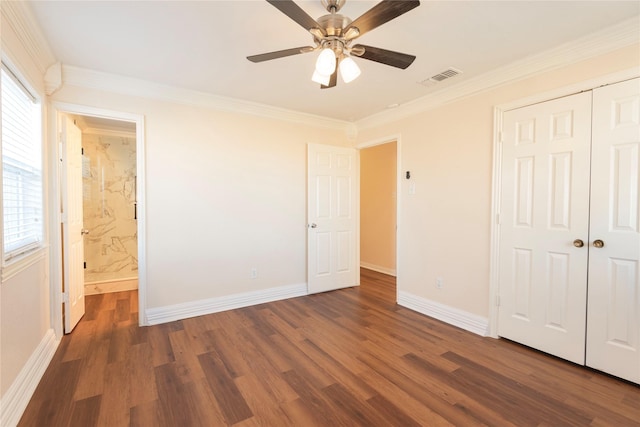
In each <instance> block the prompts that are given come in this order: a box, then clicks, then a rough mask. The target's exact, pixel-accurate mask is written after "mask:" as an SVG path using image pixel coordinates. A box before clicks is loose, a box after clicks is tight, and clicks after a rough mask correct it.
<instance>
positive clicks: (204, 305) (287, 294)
mask: <svg viewBox="0 0 640 427" xmlns="http://www.w3.org/2000/svg"><path fill="white" fill-rule="evenodd" d="M307 294H308V292H307V284H306V283H301V284H298V285H288V286H280V287H277V288H270V289H264V290H261V291H253V292H244V293H241V294H235V295H228V296H224V297H219V298H209V299H206V300H200V301H193V302H185V303H182V304H174V305H168V306H165V307H158V308H149V309H147V311H146V315H147V322H148V324H149V325H158V324H160V323H166V322H173V321H174V320H182V319H187V318H189V317H196V316H203V315H205V314H211V313H218V312H220V311H226V310H233V309H235V308H242V307H248V306H251V305H256V304H263V303H265V302H271V301H278V300H282V299H287V298H294V297H301V296H304V295H307Z"/></svg>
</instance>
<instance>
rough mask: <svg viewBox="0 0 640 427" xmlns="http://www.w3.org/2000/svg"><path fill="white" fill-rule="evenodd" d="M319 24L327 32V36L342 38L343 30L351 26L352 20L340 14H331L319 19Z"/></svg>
mask: <svg viewBox="0 0 640 427" xmlns="http://www.w3.org/2000/svg"><path fill="white" fill-rule="evenodd" d="M318 24H320V26H321V27H322V28H323V29H324V30H325V32H326V33H327V36H335V37H340V36H341V35H342V30H343V29H344V28H346V27H347V26H348V25H349V24H351V19H349V18H348V17H346V16H344V15H340V14H339V13H331V14H329V15H324V16H321V17H320V18H318Z"/></svg>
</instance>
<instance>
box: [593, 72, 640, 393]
mask: <svg viewBox="0 0 640 427" xmlns="http://www.w3.org/2000/svg"><path fill="white" fill-rule="evenodd" d="M592 153H593V154H592V166H591V233H590V249H589V306H588V313H589V315H588V317H587V365H588V366H591V367H593V368H596V369H600V370H602V371H605V372H608V373H610V374H613V375H616V376H618V377H621V378H625V379H627V380H629V381H634V382H636V383H640V271H638V270H639V265H638V264H639V261H640V232H639V219H638V217H639V215H638V209H639V206H640V204H639V199H638V185H639V183H640V175H639V173H638V167H639V165H638V163H639V159H640V79H634V80H631V81H627V82H622V83H618V84H615V85H610V86H605V87H602V88H599V89H595V90H594V91H593V148H592ZM597 241H601V242H602V244H603V246H601V247H600V244H598V242H597Z"/></svg>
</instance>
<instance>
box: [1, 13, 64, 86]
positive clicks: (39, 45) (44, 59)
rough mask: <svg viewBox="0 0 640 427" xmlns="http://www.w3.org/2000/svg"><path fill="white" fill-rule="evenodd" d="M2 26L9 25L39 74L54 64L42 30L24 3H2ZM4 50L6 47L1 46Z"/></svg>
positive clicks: (54, 59) (53, 57)
mask: <svg viewBox="0 0 640 427" xmlns="http://www.w3.org/2000/svg"><path fill="white" fill-rule="evenodd" d="M0 5H1V6H0V10H1V11H2V25H9V26H10V27H11V29H12V30H13V32H14V33H15V35H16V37H18V40H19V41H20V43H21V44H22V46H23V47H24V50H25V51H26V53H27V55H28V56H29V58H31V60H32V61H33V63H34V64H35V65H36V66H37V67H38V68H39V71H40V72H41V74H44V73H45V72H46V71H47V68H49V66H50V65H51V64H53V63H55V62H56V58H55V56H54V55H53V52H52V51H51V48H50V47H49V43H47V39H46V38H45V37H44V35H43V34H42V30H41V29H40V26H39V25H38V23H37V21H36V19H35V18H34V16H33V14H32V13H31V9H29V6H27V2H26V1H2V2H0ZM3 49H6V46H3Z"/></svg>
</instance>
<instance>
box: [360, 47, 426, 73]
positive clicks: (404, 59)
mask: <svg viewBox="0 0 640 427" xmlns="http://www.w3.org/2000/svg"><path fill="white" fill-rule="evenodd" d="M353 47H354V48H364V53H363V54H362V55H358V57H359V58H364V59H368V60H370V61H376V62H379V63H381V64H385V65H391V66H392V67H397V68H402V69H403V70H404V69H405V68H407V67H408V66H409V65H411V64H412V63H413V61H414V60H415V59H416V57H415V56H413V55H407V54H406V53H400V52H394V51H392V50H387V49H381V48H379V47H373V46H365V45H363V44H357V45H355V46H353Z"/></svg>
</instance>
